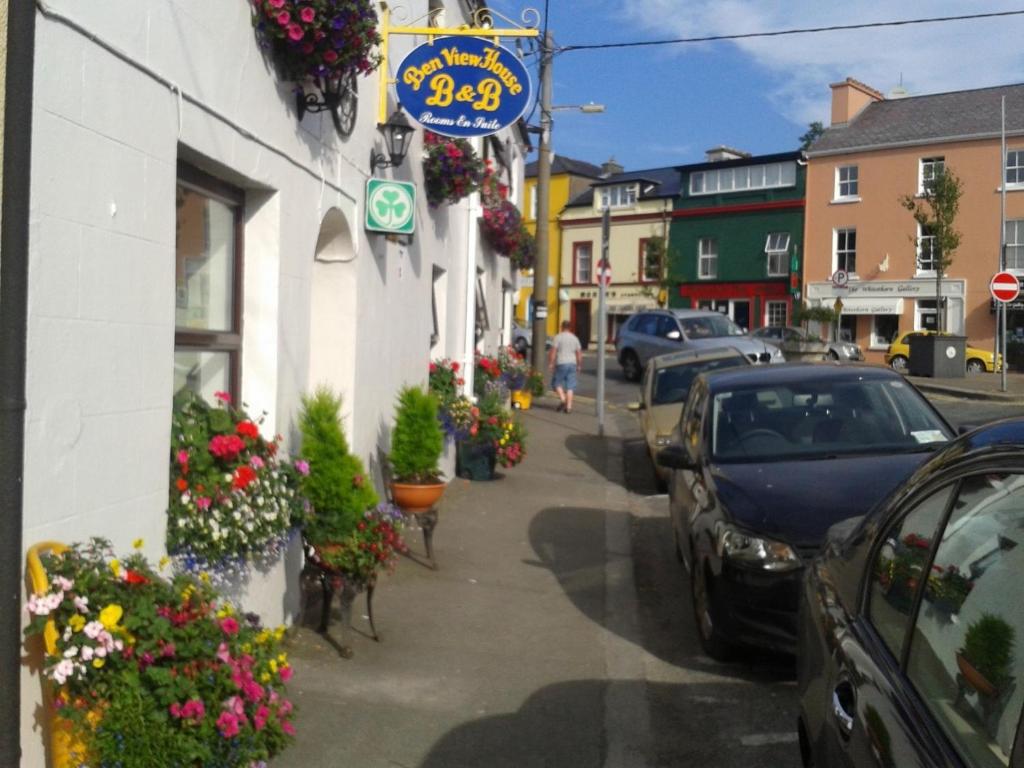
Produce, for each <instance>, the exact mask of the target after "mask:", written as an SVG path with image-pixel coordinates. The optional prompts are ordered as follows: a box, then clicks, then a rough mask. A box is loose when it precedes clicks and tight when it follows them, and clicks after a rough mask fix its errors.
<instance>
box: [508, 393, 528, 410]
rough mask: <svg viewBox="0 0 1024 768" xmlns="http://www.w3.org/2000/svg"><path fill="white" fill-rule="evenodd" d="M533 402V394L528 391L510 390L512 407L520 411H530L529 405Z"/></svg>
mask: <svg viewBox="0 0 1024 768" xmlns="http://www.w3.org/2000/svg"><path fill="white" fill-rule="evenodd" d="M532 402H533V393H532V392H530V390H528V389H513V390H512V407H513V408H519V409H520V410H522V411H528V410H530V403H532Z"/></svg>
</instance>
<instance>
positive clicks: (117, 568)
mask: <svg viewBox="0 0 1024 768" xmlns="http://www.w3.org/2000/svg"><path fill="white" fill-rule="evenodd" d="M110 570H111V571H112V572H113V573H114V578H115V579H118V578H120V577H121V563H119V562H118V561H117V560H111V561H110Z"/></svg>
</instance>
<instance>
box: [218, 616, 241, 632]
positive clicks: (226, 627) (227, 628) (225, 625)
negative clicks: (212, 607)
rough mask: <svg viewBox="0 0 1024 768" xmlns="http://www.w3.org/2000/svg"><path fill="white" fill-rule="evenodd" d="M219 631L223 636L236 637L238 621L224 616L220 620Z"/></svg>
mask: <svg viewBox="0 0 1024 768" xmlns="http://www.w3.org/2000/svg"><path fill="white" fill-rule="evenodd" d="M220 629H221V631H222V632H223V633H224V634H225V635H237V634H238V621H237V620H236V619H235V618H234V617H232V616H225V617H224V618H223V619H221V620H220Z"/></svg>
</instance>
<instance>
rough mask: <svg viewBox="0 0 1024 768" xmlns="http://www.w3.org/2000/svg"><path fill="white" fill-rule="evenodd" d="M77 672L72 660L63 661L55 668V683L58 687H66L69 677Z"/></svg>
mask: <svg viewBox="0 0 1024 768" xmlns="http://www.w3.org/2000/svg"><path fill="white" fill-rule="evenodd" d="M74 671H75V665H74V663H73V662H72V661H71V659H63V660H62V661H61V662H60V663H59V664H57V666H55V667H54V668H53V681H54V682H55V683H57V685H64V683H65V682H67V679H68V677H70V676H71V674H72V673H73V672H74Z"/></svg>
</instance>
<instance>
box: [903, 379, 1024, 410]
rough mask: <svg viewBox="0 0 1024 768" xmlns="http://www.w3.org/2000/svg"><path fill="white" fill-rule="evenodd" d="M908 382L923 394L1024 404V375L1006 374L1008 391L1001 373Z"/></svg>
mask: <svg viewBox="0 0 1024 768" xmlns="http://www.w3.org/2000/svg"><path fill="white" fill-rule="evenodd" d="M907 380H908V381H911V382H913V384H914V386H916V387H917V388H918V389H920V390H921V391H922V392H934V393H936V394H944V395H952V396H953V397H965V398H970V399H973V400H992V401H996V402H1008V403H1014V402H1019V403H1021V404H1024V373H1009V372H1008V373H1007V374H1006V391H1005V392H1004V391H1003V388H1002V380H1003V376H1002V374H1000V373H973V374H968V375H966V376H964V377H963V378H956V379H933V378H929V377H926V376H908V377H907Z"/></svg>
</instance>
